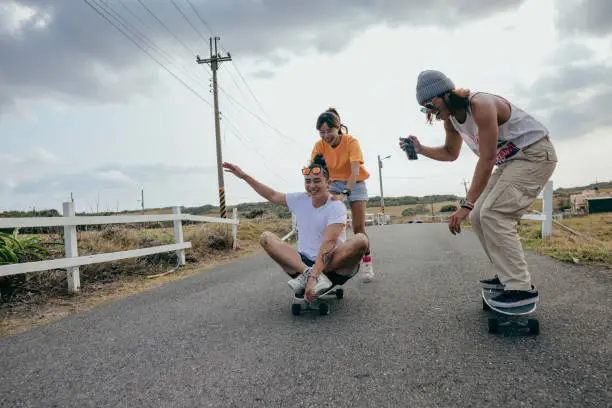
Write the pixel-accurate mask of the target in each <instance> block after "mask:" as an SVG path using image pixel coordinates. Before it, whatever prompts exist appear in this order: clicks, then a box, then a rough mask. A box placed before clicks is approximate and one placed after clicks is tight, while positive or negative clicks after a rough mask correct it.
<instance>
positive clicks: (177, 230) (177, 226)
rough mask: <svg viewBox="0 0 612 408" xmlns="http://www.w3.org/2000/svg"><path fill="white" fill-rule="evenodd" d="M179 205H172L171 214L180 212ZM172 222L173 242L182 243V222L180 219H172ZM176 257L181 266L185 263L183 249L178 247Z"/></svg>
mask: <svg viewBox="0 0 612 408" xmlns="http://www.w3.org/2000/svg"><path fill="white" fill-rule="evenodd" d="M180 213H181V207H172V214H175V215H176V214H180ZM172 223H173V224H174V242H175V243H176V244H182V243H183V222H182V221H181V220H174V221H172ZM176 257H177V259H178V264H179V265H181V266H183V265H185V250H184V249H179V250H177V251H176Z"/></svg>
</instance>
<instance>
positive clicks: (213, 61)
mask: <svg viewBox="0 0 612 408" xmlns="http://www.w3.org/2000/svg"><path fill="white" fill-rule="evenodd" d="M209 40H210V58H205V59H201V58H200V56H199V55H197V56H196V62H197V63H198V64H210V68H211V70H212V75H213V81H212V82H213V99H214V102H215V137H216V139H217V173H218V178H219V212H220V214H221V218H227V211H226V209H225V183H224V182H223V168H222V166H221V164H222V163H223V159H222V156H221V127H220V125H219V93H218V91H217V70H218V69H219V63H221V62H225V61H231V60H232V56H231V55H230V53H229V52H228V53H227V56H225V57H222V56H221V55H220V54H219V52H218V51H217V41H218V40H220V38H219V37H215V46H214V52H213V38H212V37H210V39H209Z"/></svg>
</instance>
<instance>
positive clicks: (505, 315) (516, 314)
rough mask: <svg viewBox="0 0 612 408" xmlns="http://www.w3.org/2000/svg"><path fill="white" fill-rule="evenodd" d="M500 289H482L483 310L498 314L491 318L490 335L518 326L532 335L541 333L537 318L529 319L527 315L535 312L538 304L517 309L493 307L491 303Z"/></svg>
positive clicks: (517, 307)
mask: <svg viewBox="0 0 612 408" xmlns="http://www.w3.org/2000/svg"><path fill="white" fill-rule="evenodd" d="M501 292H502V290H499V289H485V288H483V289H482V301H483V309H485V310H491V311H493V312H495V313H496V314H497V316H496V317H490V318H489V322H488V324H489V333H497V332H498V331H499V329H500V328H501V327H508V326H517V327H519V328H522V329H527V330H528V331H529V332H530V333H532V334H536V335H537V334H539V333H540V323H539V321H538V319H536V318H527V315H530V314H532V313H533V312H535V310H536V308H537V305H538V304H537V302H534V303H530V304H528V305H523V306H516V307H498V306H492V305H491V304H490V303H489V302H490V300H491V298H492V297H494V296H496V295H498V294H500V293H501Z"/></svg>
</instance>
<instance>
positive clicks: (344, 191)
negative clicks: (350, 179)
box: [342, 188, 351, 197]
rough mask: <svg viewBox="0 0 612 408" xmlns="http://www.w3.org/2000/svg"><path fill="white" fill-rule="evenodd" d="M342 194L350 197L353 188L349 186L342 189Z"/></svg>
mask: <svg viewBox="0 0 612 408" xmlns="http://www.w3.org/2000/svg"><path fill="white" fill-rule="evenodd" d="M342 194H344V195H345V196H347V197H348V196H350V195H351V190H349V189H348V188H345V189H344V190H342Z"/></svg>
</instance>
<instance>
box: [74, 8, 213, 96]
mask: <svg viewBox="0 0 612 408" xmlns="http://www.w3.org/2000/svg"><path fill="white" fill-rule="evenodd" d="M82 1H83V2H84V3H85V4H87V5H88V6H89V7H91V8H92V9H93V10H94V11H95V12H96V13H98V14H99V15H100V16H101V17H102V18H103V19H104V20H106V21H107V22H108V23H109V24H110V25H112V26H113V27H114V28H115V29H117V31H119V32H120V33H121V34H123V35H124V36H125V37H126V38H127V39H128V40H130V42H132V43H133V44H134V45H135V46H136V47H138V48H139V49H140V50H141V51H142V52H144V53H145V54H147V56H149V58H151V59H152V60H153V61H154V62H155V63H156V64H157V65H159V66H160V67H161V68H162V69H163V70H165V71H166V72H168V73H169V74H170V75H172V77H173V78H174V79H176V80H177V81H179V82H180V83H181V84H182V85H183V86H184V87H185V88H187V89H188V90H189V91H191V92H192V93H193V94H194V95H195V96H196V97H197V98H198V99H200V100H201V101H203V102H205V103H206V104H207V105H209V106H210V107H212V104H211V103H210V102H208V101H207V100H206V99H204V97H202V95H200V94H199V93H198V92H197V91H196V90H195V89H193V88H192V87H191V86H189V84H187V83H186V82H185V81H183V80H182V79H181V78H180V77H179V76H178V75H176V74H175V73H174V72H172V71H171V70H170V69H168V67H166V66H165V65H164V64H163V63H161V62H160V61H159V60H158V59H157V58H155V57H154V56H153V55H152V54H151V53H150V52H149V51H147V50H146V49H145V48H144V47H143V46H142V45H140V44H139V43H138V42H137V41H135V40H134V39H133V38H132V37H131V36H130V35H129V34H128V33H127V32H126V30H124V29H123V28H121V27H119V26H118V25H117V24H115V23H114V22H113V21H112V20H111V19H110V18H108V17H107V16H106V15H105V14H104V13H103V12H102V11H100V10H99V9H98V8H96V6H98V7H100V8H102V7H101V6H100V4H98V3H95V2H94V1H93V0H82ZM92 3H93V4H92ZM94 4H95V5H96V6H94ZM103 10H104V9H103ZM104 11H105V12H106V13H107V14H109V15H110V16H111V17H112V15H111V14H110V13H109V12H108V11H107V10H104ZM115 19H116V18H115ZM120 23H121V22H120ZM123 25H124V24H123ZM124 26H125V25H124Z"/></svg>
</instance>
